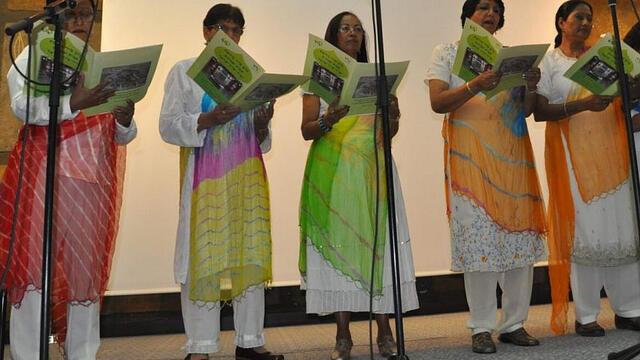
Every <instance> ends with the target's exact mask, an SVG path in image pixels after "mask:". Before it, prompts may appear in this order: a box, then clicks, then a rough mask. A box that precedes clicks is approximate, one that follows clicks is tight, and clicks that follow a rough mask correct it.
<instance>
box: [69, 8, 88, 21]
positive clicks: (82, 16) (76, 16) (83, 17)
mask: <svg viewBox="0 0 640 360" xmlns="http://www.w3.org/2000/svg"><path fill="white" fill-rule="evenodd" d="M64 16H65V21H67V22H74V21H82V22H87V21H91V20H93V11H80V12H74V11H68V12H66V13H65V14H64Z"/></svg>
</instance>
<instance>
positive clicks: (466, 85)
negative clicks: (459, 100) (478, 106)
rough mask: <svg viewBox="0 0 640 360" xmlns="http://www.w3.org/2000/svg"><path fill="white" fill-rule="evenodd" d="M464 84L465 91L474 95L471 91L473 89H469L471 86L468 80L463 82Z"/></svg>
mask: <svg viewBox="0 0 640 360" xmlns="http://www.w3.org/2000/svg"><path fill="white" fill-rule="evenodd" d="M464 86H465V87H466V88H467V91H468V92H469V93H470V94H471V95H473V96H476V93H475V92H473V90H471V86H469V82H468V81H467V82H466V83H464Z"/></svg>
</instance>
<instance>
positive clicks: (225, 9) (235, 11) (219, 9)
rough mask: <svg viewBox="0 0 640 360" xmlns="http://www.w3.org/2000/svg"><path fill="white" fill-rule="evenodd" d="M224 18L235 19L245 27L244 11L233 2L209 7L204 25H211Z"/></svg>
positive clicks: (235, 21)
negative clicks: (232, 3)
mask: <svg viewBox="0 0 640 360" xmlns="http://www.w3.org/2000/svg"><path fill="white" fill-rule="evenodd" d="M224 20H230V21H233V22H234V23H236V24H238V25H240V27H244V16H243V15H242V11H241V10H240V8H238V7H235V6H233V5H231V4H217V5H214V6H213V7H212V8H211V9H209V12H207V16H205V18H204V20H203V21H202V26H204V27H210V26H213V25H215V24H217V23H219V22H220V21H224Z"/></svg>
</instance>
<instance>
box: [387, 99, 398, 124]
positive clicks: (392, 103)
mask: <svg viewBox="0 0 640 360" xmlns="http://www.w3.org/2000/svg"><path fill="white" fill-rule="evenodd" d="M389 119H391V120H392V121H395V122H398V121H399V120H400V106H399V105H398V97H397V96H395V95H393V94H390V95H389Z"/></svg>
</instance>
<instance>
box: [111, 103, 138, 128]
mask: <svg viewBox="0 0 640 360" xmlns="http://www.w3.org/2000/svg"><path fill="white" fill-rule="evenodd" d="M134 111H135V104H134V103H133V101H131V100H127V105H123V106H118V107H116V108H115V109H113V112H112V113H113V116H114V117H115V118H116V121H117V122H118V123H119V124H120V125H122V126H124V127H129V125H131V120H132V119H133V113H134Z"/></svg>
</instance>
